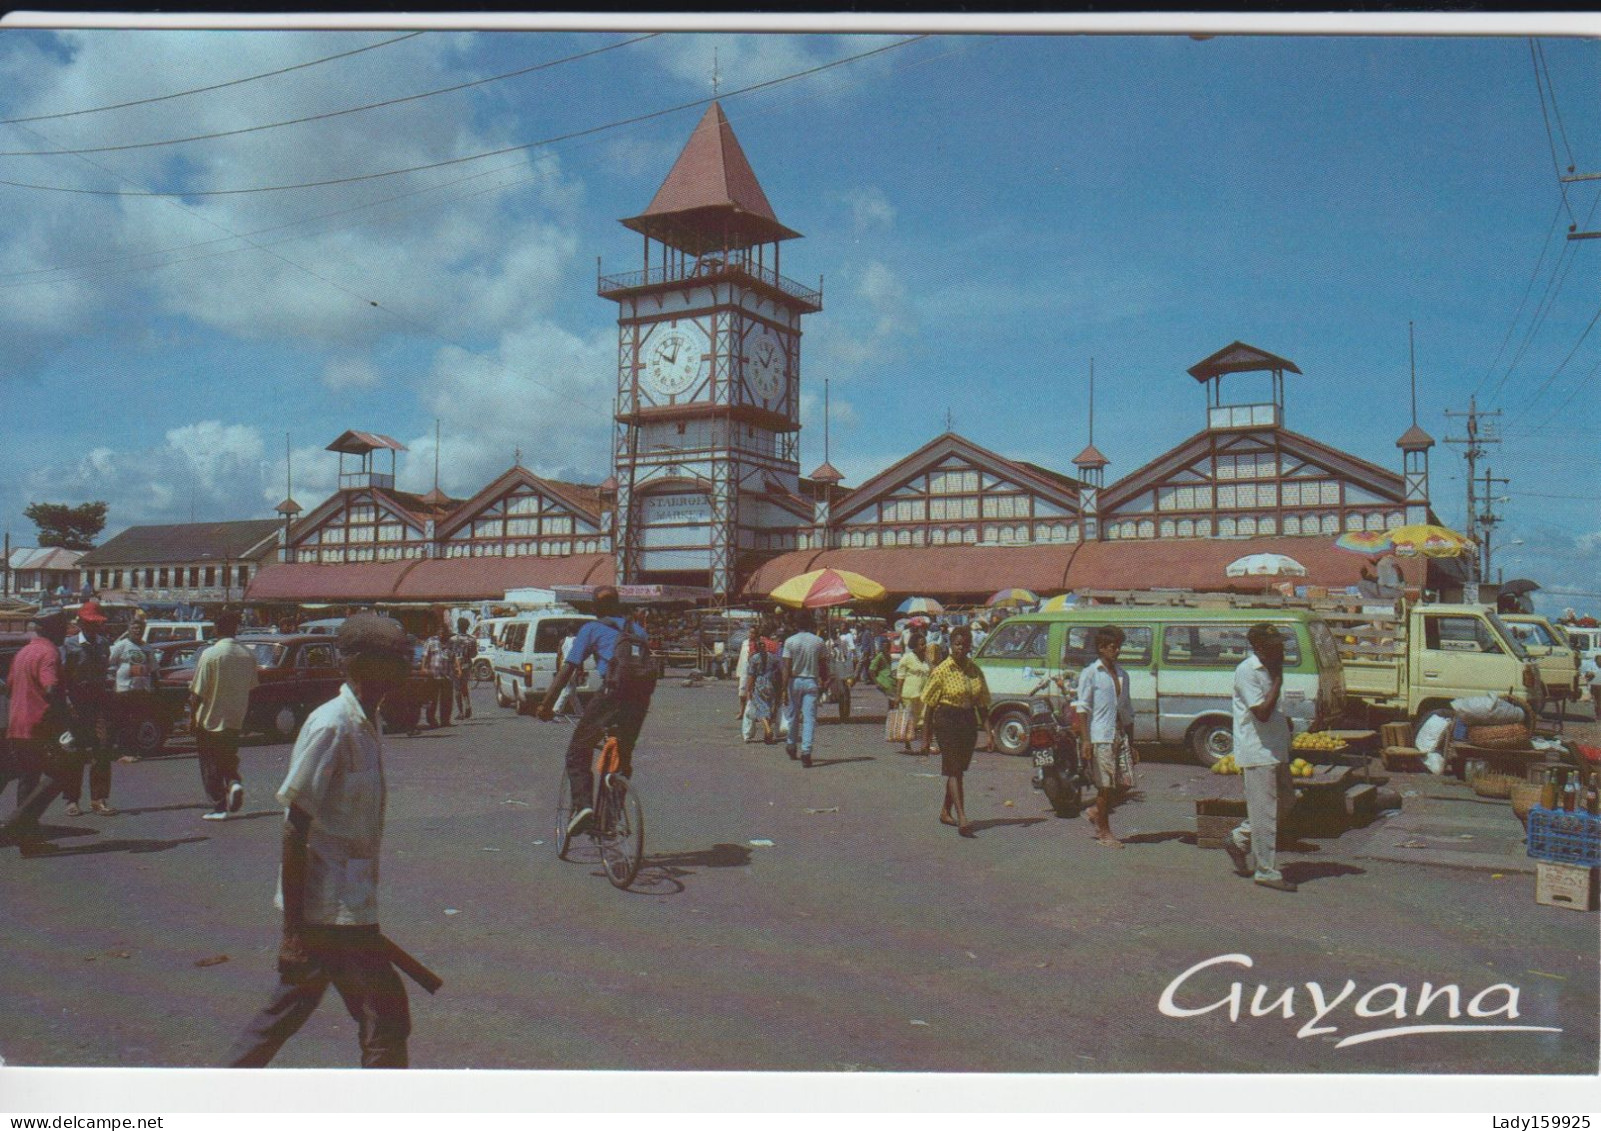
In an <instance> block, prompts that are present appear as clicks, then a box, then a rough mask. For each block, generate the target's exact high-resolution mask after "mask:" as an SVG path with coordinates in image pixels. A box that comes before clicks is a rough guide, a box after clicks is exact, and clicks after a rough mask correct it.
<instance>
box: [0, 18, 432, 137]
mask: <svg viewBox="0 0 1601 1131" xmlns="http://www.w3.org/2000/svg"><path fill="white" fill-rule="evenodd" d="M422 34H423V33H422V32H420V31H411V32H407V33H406V34H405V35H397V36H395V38H393V39H385V40H382V41H381V42H378V43H369V44H368V45H367V46H365V47H358V48H356V49H355V50H354V51H341V52H340V53H339V54H337V55H326V56H324V57H323V58H321V59H313V60H311V62H309V63H296V64H295V65H294V66H292V67H281V68H279V69H278V70H276V71H264V72H263V73H261V74H259V75H247V76H246V77H244V78H242V79H230V80H228V81H227V82H219V83H213V84H212V85H210V86H197V87H195V88H193V89H192V90H180V91H178V92H177V93H175V94H158V95H156V96H155V97H153V98H139V99H135V100H134V101H132V102H117V103H114V104H112V105H110V106H93V107H90V108H89V109H87V110H65V111H62V112H61V113H57V114H34V115H32V116H30V117H27V118H0V126H13V125H20V124H22V123H24V122H48V121H52V120H55V119H58V118H76V117H78V116H80V115H82V114H101V113H104V112H105V111H107V110H126V109H127V108H128V107H130V106H148V105H150V104H151V103H152V102H166V101H168V100H169V99H173V98H187V97H188V96H189V95H191V94H205V93H206V92H207V91H211V90H222V89H223V88H224V87H230V86H241V85H243V84H245V83H247V82H256V81H257V80H259V79H270V78H275V77H277V76H278V75H287V74H289V73H290V72H291V71H303V70H305V69H306V68H307V67H317V66H321V65H322V64H323V63H332V62H333V61H334V60H336V59H348V58H350V57H351V56H352V55H360V54H361V53H362V52H363V51H376V50H378V48H380V47H388V46H389V45H390V44H392V43H400V42H401V41H403V40H407V39H415V38H417V37H418V36H419V35H422Z"/></svg>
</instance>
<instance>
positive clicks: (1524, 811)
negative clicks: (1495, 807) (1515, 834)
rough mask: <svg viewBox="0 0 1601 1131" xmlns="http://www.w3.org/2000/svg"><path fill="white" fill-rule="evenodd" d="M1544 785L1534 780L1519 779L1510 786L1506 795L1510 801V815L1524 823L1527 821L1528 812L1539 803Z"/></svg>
mask: <svg viewBox="0 0 1601 1131" xmlns="http://www.w3.org/2000/svg"><path fill="white" fill-rule="evenodd" d="M1544 788H1545V787H1544V786H1542V785H1540V784H1538V783H1536V782H1526V781H1520V782H1519V783H1518V784H1517V785H1515V786H1513V787H1512V792H1511V793H1510V794H1508V795H1507V796H1508V797H1509V798H1510V799H1511V801H1512V815H1513V816H1514V817H1516V818H1517V819H1518V820H1520V821H1522V822H1523V823H1524V824H1525V825H1527V824H1528V823H1529V813H1530V812H1532V811H1533V809H1534V807H1535V806H1536V805H1538V804H1539V803H1540V793H1541V791H1542V790H1543V789H1544Z"/></svg>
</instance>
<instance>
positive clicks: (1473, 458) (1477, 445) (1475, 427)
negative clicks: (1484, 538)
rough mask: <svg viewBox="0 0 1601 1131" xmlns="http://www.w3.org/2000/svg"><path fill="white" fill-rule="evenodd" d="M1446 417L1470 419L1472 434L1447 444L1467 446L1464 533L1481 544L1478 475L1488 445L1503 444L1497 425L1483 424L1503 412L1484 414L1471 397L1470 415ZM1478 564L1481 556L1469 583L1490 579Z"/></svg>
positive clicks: (1470, 432)
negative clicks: (1476, 489)
mask: <svg viewBox="0 0 1601 1131" xmlns="http://www.w3.org/2000/svg"><path fill="white" fill-rule="evenodd" d="M1445 415H1446V416H1448V417H1464V418H1466V420H1467V432H1468V434H1467V435H1466V436H1447V437H1446V438H1445V442H1446V443H1447V444H1461V445H1462V446H1463V451H1462V457H1463V458H1464V459H1466V460H1467V461H1468V523H1467V525H1468V528H1467V530H1465V531H1463V533H1464V534H1466V535H1467V536H1468V538H1469V539H1471V540H1472V541H1473V542H1478V541H1479V527H1478V517H1479V516H1478V510H1479V508H1478V503H1477V500H1475V498H1474V489H1475V488H1474V479H1475V478H1476V477H1477V476H1478V472H1479V459H1480V457H1481V456H1484V455H1485V454H1487V453H1486V451H1485V448H1484V445H1485V444H1499V443H1500V442H1501V437H1499V436H1497V435H1496V434H1495V425H1494V424H1490V425H1486V426H1483V427H1481V422H1482V421H1483V420H1484V418H1485V417H1489V416H1500V415H1501V410H1500V409H1496V410H1495V411H1494V412H1480V411H1479V405H1478V399H1477V398H1476V397H1469V398H1468V411H1467V412H1451V411H1450V410H1447V411H1446V414H1445ZM1478 562H1479V558H1478V555H1477V554H1475V555H1474V559H1473V564H1474V574H1475V575H1474V576H1473V577H1471V578H1469V579H1468V580H1469V581H1482V580H1486V579H1485V578H1484V577H1482V576H1480V575H1479V574H1478V568H1477V567H1478Z"/></svg>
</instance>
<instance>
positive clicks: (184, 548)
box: [78, 518, 279, 566]
mask: <svg viewBox="0 0 1601 1131" xmlns="http://www.w3.org/2000/svg"><path fill="white" fill-rule="evenodd" d="M278 526H279V522H278V520H277V519H273V518H256V519H249V520H247V521H244V522H185V523H179V524H177V525H172V526H130V527H128V529H126V530H124V531H123V532H122V533H121V534H118V535H117V536H116V537H115V538H113V539H111V540H110V541H109V542H106V543H105V544H104V545H102V546H96V547H95V548H94V549H93V550H90V551H89V552H88V553H86V554H84V556H83V557H82V558H80V559H79V560H78V564H79V565H81V566H118V565H143V564H146V563H151V564H159V563H161V562H194V561H199V560H200V559H202V558H205V557H208V556H209V557H212V558H215V559H217V560H218V561H223V560H226V559H233V560H235V561H237V560H239V559H241V558H244V557H245V556H246V555H247V554H248V553H249V552H250V551H251V550H254V549H257V548H258V547H260V546H261V545H262V543H263V542H265V541H267V540H268V539H271V538H273V536H274V535H276V534H277V533H278Z"/></svg>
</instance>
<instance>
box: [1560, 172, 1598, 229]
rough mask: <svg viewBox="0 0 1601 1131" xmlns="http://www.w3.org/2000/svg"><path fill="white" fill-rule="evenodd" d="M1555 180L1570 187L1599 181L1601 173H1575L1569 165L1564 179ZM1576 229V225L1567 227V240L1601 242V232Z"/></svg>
mask: <svg viewBox="0 0 1601 1131" xmlns="http://www.w3.org/2000/svg"><path fill="white" fill-rule="evenodd" d="M1557 180H1558V181H1560V182H1561V183H1562V184H1565V185H1571V184H1573V183H1575V182H1576V181H1601V173H1575V172H1574V171H1573V166H1572V165H1569V166H1568V175H1567V176H1565V177H1558V178H1557ZM1578 227H1579V225H1577V224H1569V225H1568V239H1570V240H1601V232H1581V231H1578V230H1577V229H1578Z"/></svg>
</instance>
